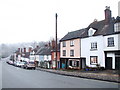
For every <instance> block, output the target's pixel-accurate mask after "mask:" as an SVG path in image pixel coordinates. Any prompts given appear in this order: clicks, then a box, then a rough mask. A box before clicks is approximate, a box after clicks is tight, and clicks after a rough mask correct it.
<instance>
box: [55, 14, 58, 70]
mask: <svg viewBox="0 0 120 90" xmlns="http://www.w3.org/2000/svg"><path fill="white" fill-rule="evenodd" d="M57 17H58V15H57V13H56V14H55V18H56V35H55V36H56V45H55V46H56V69H57Z"/></svg>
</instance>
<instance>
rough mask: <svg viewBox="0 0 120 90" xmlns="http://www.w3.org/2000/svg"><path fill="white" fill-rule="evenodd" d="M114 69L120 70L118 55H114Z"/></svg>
mask: <svg viewBox="0 0 120 90" xmlns="http://www.w3.org/2000/svg"><path fill="white" fill-rule="evenodd" d="M115 69H116V70H120V57H115Z"/></svg>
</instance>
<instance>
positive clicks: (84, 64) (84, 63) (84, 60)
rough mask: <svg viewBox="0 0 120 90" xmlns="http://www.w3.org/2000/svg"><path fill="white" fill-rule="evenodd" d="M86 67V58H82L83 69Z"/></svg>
mask: <svg viewBox="0 0 120 90" xmlns="http://www.w3.org/2000/svg"><path fill="white" fill-rule="evenodd" d="M85 67H86V59H85V58H82V59H81V69H83V68H85Z"/></svg>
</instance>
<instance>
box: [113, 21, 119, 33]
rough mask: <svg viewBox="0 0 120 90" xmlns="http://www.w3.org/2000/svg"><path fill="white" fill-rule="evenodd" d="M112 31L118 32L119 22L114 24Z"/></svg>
mask: <svg viewBox="0 0 120 90" xmlns="http://www.w3.org/2000/svg"><path fill="white" fill-rule="evenodd" d="M114 31H115V32H120V22H119V23H115V24H114Z"/></svg>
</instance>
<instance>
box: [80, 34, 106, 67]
mask: <svg viewBox="0 0 120 90" xmlns="http://www.w3.org/2000/svg"><path fill="white" fill-rule="evenodd" d="M103 40H104V37H103V36H102V35H99V36H91V37H88V38H82V39H81V57H82V58H86V65H87V66H89V67H96V64H91V62H90V57H91V56H97V62H98V64H100V66H102V67H105V55H104V42H103ZM93 42H96V43H97V49H95V50H92V49H91V43H93Z"/></svg>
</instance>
